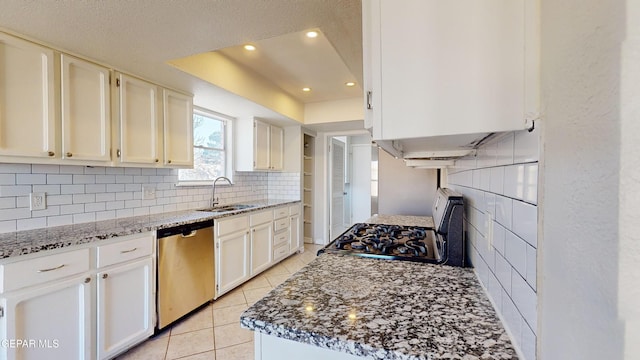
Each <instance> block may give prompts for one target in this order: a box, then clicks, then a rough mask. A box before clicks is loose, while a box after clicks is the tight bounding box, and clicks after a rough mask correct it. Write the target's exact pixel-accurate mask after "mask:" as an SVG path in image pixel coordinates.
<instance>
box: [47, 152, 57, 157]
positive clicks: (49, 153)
mask: <svg viewBox="0 0 640 360" xmlns="http://www.w3.org/2000/svg"><path fill="white" fill-rule="evenodd" d="M47 155H49V156H56V153H54V152H53V151H49V152H48V153H47Z"/></svg>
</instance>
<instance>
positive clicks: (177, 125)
mask: <svg viewBox="0 0 640 360" xmlns="http://www.w3.org/2000/svg"><path fill="white" fill-rule="evenodd" d="M162 105H163V110H164V164H165V165H168V166H189V167H190V166H193V98H192V97H191V96H187V95H184V94H180V93H177V92H175V91H171V90H167V89H163V90H162Z"/></svg>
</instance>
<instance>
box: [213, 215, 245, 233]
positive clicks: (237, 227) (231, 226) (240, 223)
mask: <svg viewBox="0 0 640 360" xmlns="http://www.w3.org/2000/svg"><path fill="white" fill-rule="evenodd" d="M213 226H214V227H215V228H216V236H222V235H226V234H231V233H234V232H238V231H246V230H247V229H249V219H248V217H247V216H246V215H243V216H238V217H233V218H229V219H224V220H220V221H218V220H214V222H213Z"/></svg>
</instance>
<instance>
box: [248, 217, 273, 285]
mask: <svg viewBox="0 0 640 360" xmlns="http://www.w3.org/2000/svg"><path fill="white" fill-rule="evenodd" d="M271 224H272V222H268V223H266V224H262V225H258V226H255V227H253V228H251V275H255V274H257V273H259V272H261V271H263V270H265V269H267V268H268V267H269V266H270V265H271V260H272V254H273V251H272V246H271V244H272V234H273V227H272V225H271Z"/></svg>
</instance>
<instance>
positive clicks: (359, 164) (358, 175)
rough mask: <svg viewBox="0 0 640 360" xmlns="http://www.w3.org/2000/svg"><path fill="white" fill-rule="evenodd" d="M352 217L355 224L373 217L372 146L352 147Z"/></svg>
mask: <svg viewBox="0 0 640 360" xmlns="http://www.w3.org/2000/svg"><path fill="white" fill-rule="evenodd" d="M351 155H352V158H353V161H352V162H351V216H352V220H353V222H354V223H358V222H364V221H366V220H367V219H368V218H370V217H371V145H369V144H366V145H351Z"/></svg>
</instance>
